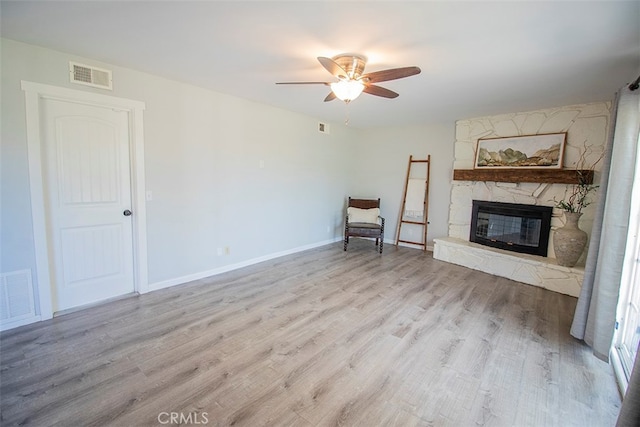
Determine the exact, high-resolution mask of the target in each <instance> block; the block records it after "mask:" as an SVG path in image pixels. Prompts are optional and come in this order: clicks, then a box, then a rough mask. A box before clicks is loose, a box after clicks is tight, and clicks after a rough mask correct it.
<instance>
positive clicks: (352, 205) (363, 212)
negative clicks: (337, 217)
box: [344, 197, 384, 253]
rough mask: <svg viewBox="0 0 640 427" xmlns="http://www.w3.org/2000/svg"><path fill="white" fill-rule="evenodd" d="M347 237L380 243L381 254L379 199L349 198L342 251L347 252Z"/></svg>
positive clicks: (382, 220) (381, 225) (382, 237)
mask: <svg viewBox="0 0 640 427" xmlns="http://www.w3.org/2000/svg"><path fill="white" fill-rule="evenodd" d="M349 237H371V238H375V239H376V246H378V241H380V245H379V246H378V247H379V250H380V253H382V242H383V241H384V218H383V217H381V216H380V199H377V200H375V199H352V198H351V197H349V203H348V205H347V215H346V216H345V220H344V250H345V251H346V250H347V245H348V244H349Z"/></svg>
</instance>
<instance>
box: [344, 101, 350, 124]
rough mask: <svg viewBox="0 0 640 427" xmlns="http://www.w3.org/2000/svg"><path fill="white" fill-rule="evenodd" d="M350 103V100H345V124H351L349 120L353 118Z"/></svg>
mask: <svg viewBox="0 0 640 427" xmlns="http://www.w3.org/2000/svg"><path fill="white" fill-rule="evenodd" d="M349 104H350V102H349V101H345V106H346V107H345V108H346V109H347V118H346V119H345V121H344V125H345V126H349V120H350V119H351V117H350V113H351V111H350V110H349Z"/></svg>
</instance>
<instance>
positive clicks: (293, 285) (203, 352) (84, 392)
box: [0, 239, 620, 427]
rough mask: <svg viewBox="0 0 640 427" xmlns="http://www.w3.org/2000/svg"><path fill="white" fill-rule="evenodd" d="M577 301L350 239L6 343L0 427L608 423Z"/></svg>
mask: <svg viewBox="0 0 640 427" xmlns="http://www.w3.org/2000/svg"><path fill="white" fill-rule="evenodd" d="M575 303H576V300H575V298H572V297H568V296H565V295H561V294H557V293H554V292H549V291H546V290H543V289H540V288H536V287H533V286H528V285H523V284H521V283H517V282H513V281H510V280H507V279H503V278H498V277H495V276H491V275H489V274H485V273H481V272H477V271H473V270H469V269H466V268H463V267H459V266H455V265H452V264H448V263H445V262H441V261H437V260H434V259H433V257H432V255H431V253H428V252H427V253H424V252H422V251H419V250H415V249H409V248H399V249H397V250H396V249H395V248H394V247H393V246H390V245H387V246H386V247H385V252H384V254H383V255H379V254H378V253H377V252H376V251H375V249H374V246H373V243H372V242H370V241H364V240H359V239H352V241H351V243H350V244H349V251H348V252H346V253H345V252H343V250H342V243H336V244H332V245H328V246H324V247H321V248H317V249H313V250H310V251H306V252H301V253H297V254H294V255H290V256H286V257H282V258H278V259H275V260H272V261H269V262H265V263H262V264H258V265H255V266H251V267H248V268H245V269H242V270H236V271H234V272H230V273H227V274H223V275H218V276H215V277H211V278H208V279H203V280H199V281H196V282H193V283H189V284H185V285H181V286H176V287H173V288H169V289H165V290H161V291H156V292H152V293H149V294H146V295H142V296H132V297H130V298H126V299H123V300H120V301H115V302H111V303H107V304H104V305H101V306H98V307H93V308H89V309H86V310H82V311H78V312H75V313H71V314H67V315H63V316H60V317H57V318H55V319H53V320H51V321H46V322H40V323H37V324H33V325H28V326H25V327H21V328H17V329H14V330H11V331H6V332H4V333H2V334H1V335H0V365H1V371H0V374H1V375H0V381H1V382H0V393H1V410H2V413H1V415H0V416H1V419H0V421H1V423H0V424H1V425H2V426H10V425H35V426H52V425H56V426H101V425H113V426H153V425H176V424H175V423H173V424H172V423H171V421H177V422H178V423H182V424H184V425H189V423H191V425H210V426H229V425H236V426H331V425H343V426H482V425H491V426H563V427H564V426H613V425H614V424H615V420H616V417H617V414H618V410H619V407H620V399H619V395H618V392H617V389H616V385H615V381H614V379H613V375H612V374H611V369H610V367H609V366H608V365H607V364H606V363H604V362H602V361H600V360H598V359H596V358H595V357H594V356H593V355H591V353H590V352H589V349H588V348H587V347H586V346H584V345H583V344H582V343H581V342H579V341H577V340H575V339H573V338H572V337H571V336H570V335H569V332H568V331H569V328H570V323H571V318H572V314H573V311H574V307H575ZM172 413H174V414H173V415H172ZM172 416H173V417H174V418H173V419H172V418H171V417H172ZM205 421H206V423H205Z"/></svg>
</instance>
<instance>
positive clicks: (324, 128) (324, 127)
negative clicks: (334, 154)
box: [318, 122, 329, 133]
mask: <svg viewBox="0 0 640 427" xmlns="http://www.w3.org/2000/svg"><path fill="white" fill-rule="evenodd" d="M318 132H320V133H329V125H328V124H326V123H322V122H318Z"/></svg>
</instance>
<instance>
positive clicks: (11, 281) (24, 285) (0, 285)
mask: <svg viewBox="0 0 640 427" xmlns="http://www.w3.org/2000/svg"><path fill="white" fill-rule="evenodd" d="M35 316H36V310H35V302H34V299H33V285H32V282H31V270H18V271H12V272H10V273H1V274H0V326H1V328H0V330H4V329H9V328H11V327H14V326H19V325H22V324H25V323H29V322H28V320H30V319H33V318H34V317H35Z"/></svg>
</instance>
